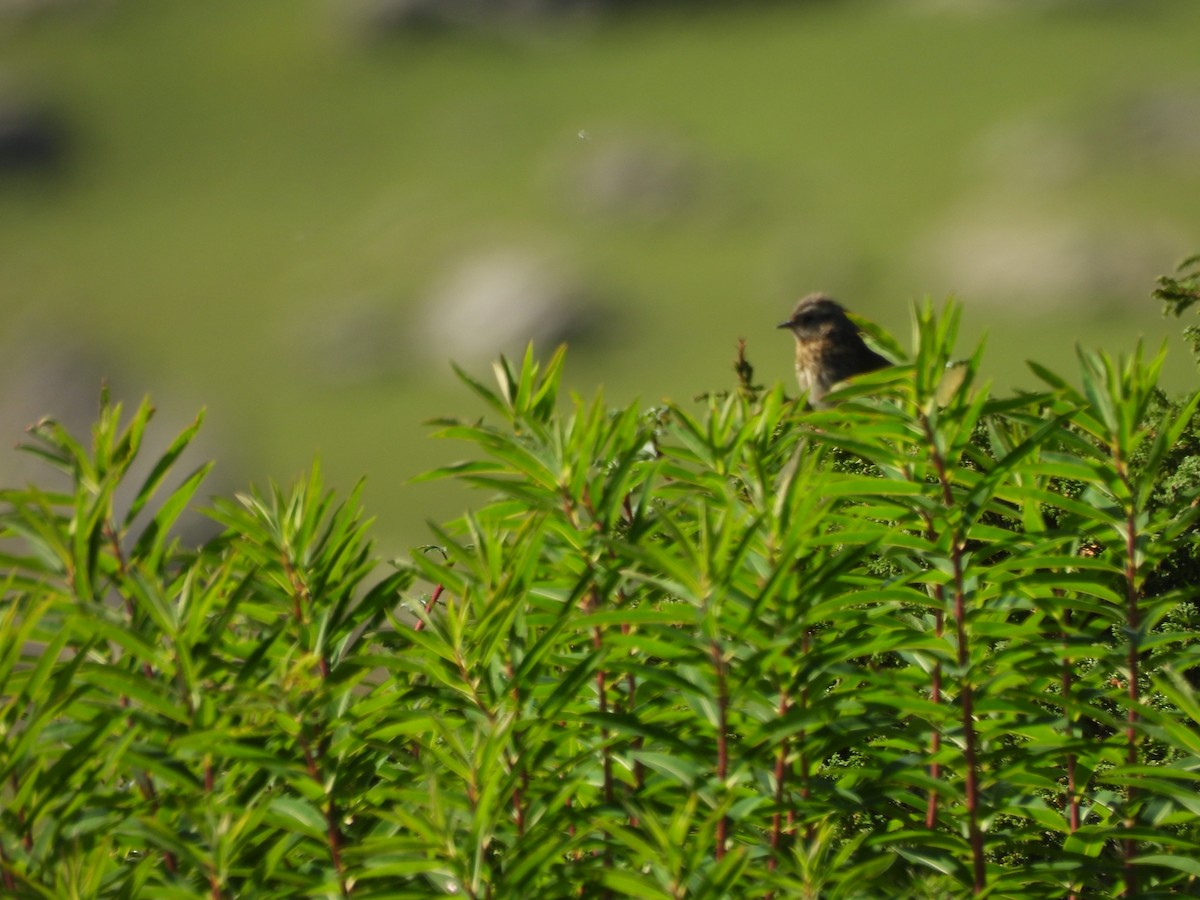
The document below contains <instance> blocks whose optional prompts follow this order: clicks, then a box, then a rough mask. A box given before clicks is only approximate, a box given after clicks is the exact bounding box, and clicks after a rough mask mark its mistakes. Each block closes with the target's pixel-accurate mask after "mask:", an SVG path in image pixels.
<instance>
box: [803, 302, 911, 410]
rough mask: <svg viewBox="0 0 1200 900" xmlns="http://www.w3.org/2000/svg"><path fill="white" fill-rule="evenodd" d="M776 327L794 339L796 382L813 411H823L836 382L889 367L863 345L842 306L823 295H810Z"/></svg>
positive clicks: (887, 362)
mask: <svg viewBox="0 0 1200 900" xmlns="http://www.w3.org/2000/svg"><path fill="white" fill-rule="evenodd" d="M779 327H780V328H790V329H791V331H792V334H794V335H795V336H796V380H797V381H799V383H800V390H801V391H804V392H807V393H808V402H809V403H811V404H812V405H813V406H814V407H815V408H816V409H824V408H825V395H826V394H827V393H829V392H830V391H831V390H832V389H833V387H834V385H836V384H837V383H838V382H841V381H845V380H846V379H847V378H849V377H851V376H852V375H861V374H862V373H863V372H874V371H875V370H876V369H882V368H884V367H885V366H890V365H891V362H889V361H888V360H886V359H884V358H883V357H882V356H880V355H879V354H878V353H876V352H875V351H874V350H872V349H871V348H870V347H868V346H867V345H866V344H865V343H863V339H862V337H861V336H860V335H859V333H858V328H857V327H856V326H855V324H854V323H853V322H851V321H850V319H849V317H847V315H846V310H845V309H844V308H843V307H842V305H841V304H840V303H838V302H837V301H835V300H833V299H832V298H830V297H826V296H825V295H824V294H809V295H808V296H807V297H805V298H804V299H803V300H801V301H800V302H799V303H797V304H796V309H795V311H794V312H793V313H792V317H791V318H790V319H788V320H787V321H786V322H781V323H780V324H779Z"/></svg>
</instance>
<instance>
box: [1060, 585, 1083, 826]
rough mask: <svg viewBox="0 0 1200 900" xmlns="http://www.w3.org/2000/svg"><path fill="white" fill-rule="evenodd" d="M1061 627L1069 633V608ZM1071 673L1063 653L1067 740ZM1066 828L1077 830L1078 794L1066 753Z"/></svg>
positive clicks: (1070, 730)
mask: <svg viewBox="0 0 1200 900" xmlns="http://www.w3.org/2000/svg"><path fill="white" fill-rule="evenodd" d="M1063 628H1064V629H1066V632H1065V633H1064V635H1063V636H1064V637H1066V636H1067V635H1068V634H1069V633H1070V628H1071V610H1069V609H1068V610H1065V611H1064V612H1063ZM1073 683H1074V682H1073V678H1072V673H1071V660H1070V659H1069V658H1068V656H1067V655H1066V654H1065V653H1064V654H1063V663H1062V695H1063V707H1064V709H1066V710H1067V713H1066V715H1067V740H1072V739H1073V738H1074V737H1075V729H1074V725H1073V723H1072V721H1071V713H1070V710H1069V701H1070V699H1071V687H1072V685H1073ZM1067 828H1068V830H1069V832H1070V833H1074V832H1076V831H1078V830H1079V795H1078V794H1077V793H1076V790H1075V754H1074V753H1067Z"/></svg>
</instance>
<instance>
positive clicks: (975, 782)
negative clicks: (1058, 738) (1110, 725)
mask: <svg viewBox="0 0 1200 900" xmlns="http://www.w3.org/2000/svg"><path fill="white" fill-rule="evenodd" d="M921 418H922V425H923V426H924V429H925V437H926V440H927V442H928V445H929V449H930V454H929V455H930V460H931V461H932V462H933V465H934V468H935V469H936V470H937V476H938V481H939V482H940V483H941V486H942V505H943V506H944V507H945V508H946V509H947V510H952V509H954V508H955V506H956V504H955V501H954V492H953V491H952V490H951V485H950V476H949V472H948V471H947V469H946V460H945V459H943V458H942V454H941V453H940V452H939V451H938V449H937V441H936V440H935V439H934V434H933V429H932V427H931V426H930V423H929V419H928V417H926V416H922V417H921ZM963 541H964V535H963V533H962V526H961V525H956V526H955V528H954V533H953V534H952V535H951V544H950V568H951V578H952V583H953V585H954V628H955V638H956V640H957V644H958V666H959V668H960V669H961V670H962V672H963V680H962V685H961V686H960V688H959V703H960V708H961V711H962V731H963V762H964V763H966V769H967V772H966V783H965V785H964V788H965V793H966V798H965V799H966V807H967V839H968V841H969V843H970V845H971V874H972V880H973V887H974V892H975V893H976V894H981V893H983V891H984V888H985V887H986V885H987V870H986V868H985V859H984V855H983V831H982V830H981V829H980V827H979V765H978V760H977V757H976V742H977V740H978V736H977V735H976V733H975V709H974V707H975V698H974V688H973V686H972V684H971V676H970V673H969V670H968V665H969V663H970V661H971V654H970V649H969V646H968V643H967V610H966V590H965V587H964V578H963V571H962V551H963Z"/></svg>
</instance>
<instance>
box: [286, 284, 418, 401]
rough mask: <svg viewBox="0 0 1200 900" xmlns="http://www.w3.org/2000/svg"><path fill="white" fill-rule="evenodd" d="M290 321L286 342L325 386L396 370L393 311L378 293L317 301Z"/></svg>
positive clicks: (396, 325) (396, 316) (396, 330)
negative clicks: (292, 325) (296, 349)
mask: <svg viewBox="0 0 1200 900" xmlns="http://www.w3.org/2000/svg"><path fill="white" fill-rule="evenodd" d="M295 321H296V322H297V325H296V327H295V328H294V329H292V330H291V332H290V333H289V334H288V336H287V340H288V343H289V344H291V345H294V346H299V347H301V348H302V350H303V353H304V356H305V358H306V359H308V360H309V366H308V370H309V371H310V373H311V374H313V375H315V376H316V377H317V378H318V379H319V380H320V381H321V382H322V383H323V384H325V385H334V386H345V385H353V384H361V383H364V382H371V381H380V380H383V379H386V378H389V377H392V376H394V375H396V374H398V373H399V372H400V371H401V369H402V366H401V359H402V358H403V356H404V354H402V353H401V352H400V351H399V349H398V347H399V344H400V339H401V330H400V323H399V314H398V311H397V309H396V308H395V304H393V303H389V302H388V301H386V300H384V299H383V298H379V297H348V298H345V299H335V300H331V301H327V302H323V303H321V304H320V306H319V307H316V308H311V309H309V310H308V311H307V312H306V313H304V314H303V315H299V316H296V319H295Z"/></svg>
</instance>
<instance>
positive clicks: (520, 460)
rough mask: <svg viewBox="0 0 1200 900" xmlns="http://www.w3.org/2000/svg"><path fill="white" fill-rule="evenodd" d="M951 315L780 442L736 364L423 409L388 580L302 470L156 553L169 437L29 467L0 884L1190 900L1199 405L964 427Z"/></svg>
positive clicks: (104, 440)
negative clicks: (428, 525)
mask: <svg viewBox="0 0 1200 900" xmlns="http://www.w3.org/2000/svg"><path fill="white" fill-rule="evenodd" d="M958 316H959V310H958V308H957V307H955V306H953V305H948V306H947V307H945V308H944V309H942V310H940V311H938V310H935V309H933V308H932V307H931V306H929V305H925V306H924V307H922V308H920V309H918V310H916V312H915V316H914V319H915V321H914V341H913V346H914V351H913V355H912V358H911V360H910V361H907V362H905V363H903V364H901V365H897V366H895V367H893V368H891V369H888V370H885V371H882V372H878V373H873V374H872V375H869V376H866V377H863V378H862V379H858V380H856V381H855V382H854V383H853V384H851V385H849V386H847V387H845V388H844V389H842V390H841V391H840V392H839V394H838V395H837V397H838V400H839V402H838V404H837V405H836V407H834V408H833V409H830V410H827V411H819V412H817V411H809V410H807V409H805V407H804V404H803V403H802V401H794V400H789V399H788V398H787V397H786V396H785V394H784V392H783V390H782V389H781V388H780V387H778V386H776V387H773V388H770V389H768V390H765V391H764V390H762V389H760V388H757V387H755V386H754V385H753V384H752V377H751V373H750V371H749V368H748V366H747V365H746V364H745V363H744V360H743V361H742V366H741V368H740V369H739V375H740V384H739V386H738V388H737V389H736V390H734V391H731V392H730V393H728V394H727V395H723V396H717V395H713V396H709V397H707V398H705V399H704V400H703V401H702V402H701V403H700V405H699V406H697V405H696V404H687V405H667V406H662V407H658V408H653V409H649V410H642V409H640V408H638V407H636V406H630V407H627V408H624V409H617V410H613V409H610V408H609V406H608V405H607V404H606V403H605V402H604V400H603V398H601V397H597V398H595V399H593V400H591V401H586V400H584V399H582V398H579V397H572V398H569V400H568V401H566V402H564V401H563V400H562V399H561V398H560V397H559V386H560V376H561V371H562V365H563V361H564V354H563V351H562V350H561V349H560V350H559V351H558V352H557V353H556V354H554V356H553V357H552V358H551V359H549V360H548V361H546V362H545V363H544V364H541V363H539V362H538V361H536V360H535V359H534V357H533V355H532V353H531V352H530V353H527V354H526V356H525V358H524V360H523V361H522V362H521V363H520V364H519V365H518V366H513V365H511V364H510V363H508V362H507V361H504V360H501V361H500V363H499V364H498V365H497V366H496V385H495V386H489V385H485V384H484V383H481V382H479V381H477V380H475V379H473V378H472V377H470V376H468V375H467V374H465V373H460V375H461V377H462V379H463V381H464V382H465V384H466V385H467V386H468V387H469V388H470V389H471V390H473V391H474V392H475V393H476V394H477V395H478V397H479V398H480V399H481V400H482V401H483V403H484V404H485V406H486V408H487V412H486V415H485V416H484V418H482V419H480V420H477V421H467V420H444V421H441V422H439V423H438V425H439V431H438V435H439V437H442V438H448V439H455V440H459V441H464V442H466V444H467V445H468V446H469V447H470V448H471V458H470V459H468V460H467V461H464V462H459V463H455V464H453V465H448V466H446V467H444V468H442V469H439V470H437V471H435V472H433V473H430V475H429V476H427V477H431V478H453V479H458V480H460V481H462V482H465V483H467V484H469V485H472V486H475V487H478V488H481V489H483V490H484V491H485V492H486V496H487V500H486V502H484V503H483V504H482V505H480V506H479V508H477V509H476V510H474V511H472V512H470V513H468V514H466V515H464V516H463V517H462V518H461V519H460V520H458V521H455V522H452V523H450V524H448V525H446V526H444V527H435V529H434V533H435V535H436V537H435V540H436V546H431V547H428V548H422V549H421V550H420V551H418V552H417V553H415V555H414V556H413V558H412V559H411V560H408V561H403V562H397V563H394V564H392V565H391V566H390V567H383V566H381V563H380V560H378V559H377V556H376V553H375V551H374V549H373V547H372V544H371V541H370V538H369V522H368V521H367V520H366V519H364V517H363V513H362V511H361V510H360V508H359V503H358V500H357V492H355V493H353V494H351V496H350V497H349V498H348V499H347V501H346V502H345V503H341V504H339V503H337V502H336V501H335V499H334V498H333V497H332V496H331V495H330V493H329V492H327V491H326V490H325V488H324V486H323V483H322V479H321V474H320V471H319V468H317V467H314V469H313V471H312V473H311V475H310V476H309V477H308V478H307V480H305V481H303V482H301V483H299V484H296V485H295V486H293V487H291V488H290V489H287V490H284V489H281V488H278V487H271V488H270V489H268V490H266V491H263V492H256V491H251V492H248V493H246V494H244V495H238V496H237V497H235V498H233V499H228V500H226V499H222V500H217V501H216V502H215V505H214V506H213V508H212V510H211V515H212V516H213V517H214V518H215V519H216V520H217V521H218V522H219V523H220V524H221V526H222V527H223V529H224V530H223V532H222V534H221V535H220V536H219V537H218V538H217V539H215V540H213V541H211V542H209V543H207V544H205V545H204V546H201V547H199V548H196V549H193V548H187V547H184V546H181V545H180V543H179V542H178V541H177V540H176V539H174V538H172V537H171V533H172V532H171V528H172V525H173V523H174V522H175V521H176V519H177V517H178V516H179V515H180V514H181V513H182V512H183V510H184V509H185V508H186V507H187V506H188V505H189V504H190V503H191V502H192V500H193V497H194V496H195V493H196V491H197V490H198V489H199V487H200V485H201V482H202V479H203V477H204V474H205V472H206V470H207V467H202V468H201V469H199V470H197V471H195V472H192V473H190V474H188V475H187V476H186V477H184V478H183V480H182V482H181V484H180V486H179V487H177V488H175V489H174V490H171V491H163V490H162V485H163V483H164V480H165V478H166V477H167V475H168V473H169V472H170V470H171V469H172V466H173V465H174V463H175V461H176V460H177V458H178V457H179V455H180V453H181V452H182V450H183V449H184V447H185V446H186V445H187V444H188V442H189V440H190V439H191V437H192V436H193V435H194V433H195V431H196V428H197V427H198V425H199V422H197V423H196V424H195V425H193V426H192V427H191V428H189V429H187V430H186V431H185V432H184V433H183V434H182V435H180V437H179V438H178V439H177V440H176V441H175V442H174V444H172V445H171V447H170V448H169V449H168V450H167V452H166V453H165V454H164V455H163V456H162V458H161V459H159V460H158V461H157V462H156V463H155V465H154V466H153V468H152V470H151V472H150V475H149V476H148V477H147V478H145V480H144V482H143V483H141V484H140V486H137V487H136V489H135V492H134V494H133V497H134V499H133V500H132V502H131V503H128V504H125V505H124V506H123V505H122V504H120V503H118V502H117V500H116V499H115V498H116V496H117V489H118V487H119V486H120V485H121V484H122V483H123V482H124V481H126V480H127V479H128V473H129V469H130V466H131V464H132V462H133V460H134V458H135V457H136V456H137V455H138V453H139V450H140V449H141V444H142V438H143V434H144V432H145V428H146V426H147V423H148V422H149V420H150V417H151V413H152V410H151V409H150V407H149V406H148V405H145V404H143V405H142V406H141V407H140V408H139V409H137V410H136V411H135V412H134V413H133V414H132V416H130V417H128V420H127V421H126V420H125V417H124V416H123V411H122V409H121V407H120V406H119V405H115V404H112V403H110V402H109V401H108V399H107V397H105V398H103V399H102V403H101V409H100V415H99V419H98V421H97V423H96V426H95V428H94V430H93V434H92V439H91V441H90V443H87V444H85V443H81V442H80V441H78V440H77V439H76V438H75V437H73V436H72V435H70V434H67V433H66V432H65V431H63V430H62V429H61V428H59V427H58V426H57V425H56V424H55V423H53V422H49V421H47V422H43V423H41V424H39V425H38V426H37V427H35V428H34V429H33V431H32V444H31V448H30V449H31V450H32V451H33V452H36V453H38V454H40V455H41V456H42V457H43V458H44V459H45V461H46V462H47V463H49V464H50V465H52V466H54V467H55V468H57V469H59V470H61V471H63V472H65V473H66V474H67V475H68V476H69V478H70V488H69V489H68V490H65V491H62V492H50V491H45V490H41V489H39V488H37V487H27V488H24V489H11V490H7V491H4V492H3V494H2V496H0V500H2V502H3V508H2V510H0V514H2V520H0V522H2V527H3V537H4V542H3V545H2V549H3V553H4V564H5V571H6V574H5V585H4V588H5V589H4V593H3V595H2V598H0V628H2V629H3V640H2V641H0V735H2V741H0V776H2V781H0V784H2V787H0V797H2V800H3V810H2V812H0V883H2V885H3V887H4V889H5V891H6V892H7V893H9V894H11V895H14V896H21V897H99V896H103V897H134V896H154V897H181V898H182V897H202V896H207V897H212V898H217V897H235V896H255V897H285V896H288V897H290V896H322V897H324V896H343V897H344V896H354V897H368V898H373V897H397V898H400V897H427V896H435V895H438V896H440V895H445V894H449V893H452V894H462V895H465V896H469V897H480V898H481V897H559V896H562V897H566V896H611V897H619V896H628V897H640V898H664V900H666V898H681V897H689V898H690V897H697V898H699V897H743V896H744V897H769V896H778V897H805V896H809V897H818V896H819V897H828V898H850V897H874V896H879V885H880V884H886V885H887V890H888V895H889V896H894V897H903V896H912V897H918V896H939V897H941V896H956V895H968V894H977V895H982V894H990V895H992V896H1022V897H1065V896H1085V895H1092V894H1093V893H1094V892H1099V893H1102V894H1111V893H1115V892H1117V891H1118V890H1123V891H1124V893H1125V894H1126V895H1128V896H1135V895H1136V896H1139V897H1151V896H1159V895H1162V896H1166V895H1179V894H1186V893H1192V892H1194V891H1195V889H1196V885H1197V883H1198V881H1200V863H1197V859H1198V858H1200V799H1197V798H1198V797H1200V794H1198V793H1197V791H1196V783H1197V781H1198V780H1200V698H1198V697H1197V693H1196V687H1195V685H1196V683H1197V680H1198V679H1197V673H1198V672H1200V668H1198V667H1200V655H1198V649H1197V644H1196V637H1197V634H1198V631H1197V621H1196V620H1197V610H1196V606H1195V591H1194V588H1193V587H1192V586H1193V585H1194V584H1195V583H1196V578H1195V575H1196V559H1195V557H1196V551H1195V535H1196V519H1197V514H1198V513H1197V506H1196V501H1197V483H1198V481H1197V475H1198V469H1200V448H1198V446H1197V443H1198V442H1200V435H1198V434H1197V431H1196V423H1195V421H1194V419H1195V412H1196V406H1197V403H1198V402H1200V394H1196V395H1193V396H1190V397H1188V398H1185V399H1184V400H1182V401H1177V402H1170V401H1168V400H1167V398H1165V397H1164V396H1163V394H1162V392H1161V391H1159V390H1158V388H1157V386H1156V384H1157V373H1158V370H1159V366H1160V365H1161V362H1162V354H1161V353H1160V354H1159V355H1157V356H1155V357H1153V358H1150V359H1147V358H1145V357H1144V356H1143V354H1142V353H1141V351H1140V350H1139V351H1137V352H1135V353H1134V354H1133V355H1132V356H1131V357H1130V358H1128V359H1123V360H1114V359H1112V358H1110V357H1108V356H1105V355H1103V354H1099V353H1093V352H1089V351H1084V350H1081V351H1079V354H1078V357H1079V364H1080V382H1079V384H1078V386H1076V385H1074V384H1072V383H1071V382H1070V381H1069V380H1068V379H1067V378H1065V377H1062V376H1061V375H1059V374H1057V373H1054V372H1051V371H1049V370H1048V369H1045V368H1044V367H1042V366H1039V365H1034V366H1033V369H1034V371H1035V373H1036V374H1037V375H1038V377H1039V378H1040V380H1041V382H1042V384H1043V385H1044V388H1043V389H1042V390H1041V391H1039V392H1036V393H1029V394H1023V395H1019V396H1014V397H993V396H992V395H991V393H990V391H989V389H988V386H987V385H986V384H981V383H980V382H979V378H978V375H979V371H980V361H981V356H982V353H981V351H979V352H976V353H975V354H974V355H973V356H972V357H971V358H970V359H968V360H965V361H963V362H959V363H952V359H953V356H952V354H953V347H954V338H955V333H956V327H957V322H958ZM879 337H880V338H881V339H882V340H884V341H887V342H888V346H889V349H890V350H891V351H892V352H893V353H894V354H897V355H902V354H903V351H902V350H901V349H900V348H899V347H898V346H897V345H896V344H895V342H892V341H889V339H887V338H886V336H879ZM163 493H165V494H166V496H158V495H159V494H163ZM381 571H383V572H385V573H386V574H383V575H381V574H380V572H381Z"/></svg>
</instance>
